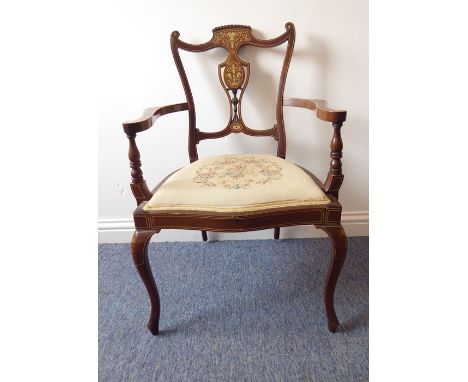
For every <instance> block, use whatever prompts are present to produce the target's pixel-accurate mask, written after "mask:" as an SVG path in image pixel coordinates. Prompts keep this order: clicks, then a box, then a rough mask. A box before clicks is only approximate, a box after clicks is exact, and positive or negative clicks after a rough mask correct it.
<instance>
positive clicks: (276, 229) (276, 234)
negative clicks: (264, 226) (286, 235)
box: [273, 227, 280, 240]
mask: <svg viewBox="0 0 468 382" xmlns="http://www.w3.org/2000/svg"><path fill="white" fill-rule="evenodd" d="M279 236H280V228H279V227H276V228H275V233H274V236H273V237H274V238H275V240H278V239H279Z"/></svg>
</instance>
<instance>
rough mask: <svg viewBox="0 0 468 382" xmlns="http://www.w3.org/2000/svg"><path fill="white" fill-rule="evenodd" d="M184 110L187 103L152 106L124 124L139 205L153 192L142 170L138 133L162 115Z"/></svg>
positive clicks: (132, 187)
mask: <svg viewBox="0 0 468 382" xmlns="http://www.w3.org/2000/svg"><path fill="white" fill-rule="evenodd" d="M183 110H188V105H187V103H178V104H175V105H167V106H158V107H152V108H148V109H146V110H145V111H144V112H143V115H142V116H141V117H140V118H138V119H136V120H133V121H128V122H124V123H123V124H122V126H123V129H124V131H125V134H126V135H127V137H128V141H129V149H128V159H130V167H131V169H132V172H131V175H132V183H131V184H130V187H131V189H132V193H133V196H134V197H135V199H136V202H137V205H139V204H140V203H141V202H144V201H146V200H150V199H151V197H152V196H153V194H152V192H151V191H150V190H149V188H148V186H147V185H146V181H145V179H144V177H143V171H142V170H141V160H140V151H139V150H138V147H137V145H136V142H135V138H136V134H137V133H139V132H141V131H145V130H147V129H149V128H150V127H151V126H152V125H153V123H154V122H155V121H156V119H158V118H159V117H160V116H162V115H164V114H169V113H174V112H177V111H183Z"/></svg>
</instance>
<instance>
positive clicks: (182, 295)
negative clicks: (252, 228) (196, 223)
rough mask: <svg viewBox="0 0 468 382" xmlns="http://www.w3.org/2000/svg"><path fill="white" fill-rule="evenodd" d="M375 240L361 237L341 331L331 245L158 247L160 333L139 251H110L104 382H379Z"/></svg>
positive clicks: (343, 296) (104, 256)
mask: <svg viewBox="0 0 468 382" xmlns="http://www.w3.org/2000/svg"><path fill="white" fill-rule="evenodd" d="M368 248H369V245H368V238H367V237H366V238H364V237H351V238H349V249H348V257H347V259H346V262H345V265H344V267H343V270H342V273H341V276H340V279H339V280H338V285H337V287H336V292H335V308H336V313H337V316H338V319H339V320H340V323H341V325H340V328H339V329H338V332H337V333H336V334H332V333H329V332H328V330H327V323H326V318H325V311H324V306H323V298H322V294H323V285H324V280H325V274H326V269H327V266H328V259H329V254H330V242H329V240H328V239H289V240H279V241H275V240H246V241H240V240H239V241H217V242H190V243H151V244H150V246H149V256H150V261H151V266H152V268H153V273H154V275H155V279H156V283H157V285H158V288H159V293H160V297H161V320H160V330H161V334H160V335H159V336H156V337H154V336H152V335H151V333H150V332H149V331H148V330H147V328H146V323H147V320H148V318H149V299H148V296H147V294H146V290H145V289H144V286H143V283H142V282H141V280H140V278H139V276H138V274H137V272H136V270H135V268H134V266H133V263H132V260H131V256H130V247H129V245H128V244H100V245H99V380H100V381H103V382H104V381H142V382H143V381H314V382H322V381H323V382H325V381H326V382H329V381H366V380H368Z"/></svg>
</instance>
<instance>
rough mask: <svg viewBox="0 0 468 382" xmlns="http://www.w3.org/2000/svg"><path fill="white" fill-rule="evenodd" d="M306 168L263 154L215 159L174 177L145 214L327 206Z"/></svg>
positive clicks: (199, 163)
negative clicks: (151, 212) (173, 211)
mask: <svg viewBox="0 0 468 382" xmlns="http://www.w3.org/2000/svg"><path fill="white" fill-rule="evenodd" d="M328 203H330V199H328V198H327V196H326V195H325V194H324V193H323V191H322V190H321V189H320V187H319V186H318V185H317V184H316V183H315V182H314V181H313V179H312V178H311V177H310V176H309V175H308V174H307V173H306V172H304V170H302V169H301V168H299V167H298V166H296V165H295V164H293V163H291V162H289V161H287V160H285V159H282V158H279V157H276V156H273V155H265V154H255V155H248V154H247V155H246V154H241V155H238V154H232V155H219V156H211V157H208V158H204V159H200V160H198V161H195V162H193V163H192V164H190V165H188V166H187V167H184V168H182V169H181V170H179V171H177V172H176V173H174V174H173V175H171V176H170V177H169V178H168V179H167V180H166V181H165V182H164V183H163V185H162V186H161V187H160V188H159V189H158V190H157V191H156V192H155V193H154V195H153V197H152V198H151V199H150V200H149V201H148V203H147V204H146V205H145V207H144V210H145V211H161V210H190V211H212V212H243V211H257V210H263V209H270V208H283V207H284V208H287V207H295V206H310V205H318V204H328Z"/></svg>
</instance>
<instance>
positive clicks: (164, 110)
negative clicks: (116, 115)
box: [122, 102, 188, 134]
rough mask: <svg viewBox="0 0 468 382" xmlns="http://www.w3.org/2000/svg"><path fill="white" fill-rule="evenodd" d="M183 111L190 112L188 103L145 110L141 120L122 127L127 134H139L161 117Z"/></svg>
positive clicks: (125, 123)
mask: <svg viewBox="0 0 468 382" xmlns="http://www.w3.org/2000/svg"><path fill="white" fill-rule="evenodd" d="M183 110H188V105H187V102H184V103H177V104H174V105H167V106H156V107H150V108H148V109H145V111H144V112H143V115H142V116H141V117H140V118H138V119H135V120H133V121H128V122H124V123H122V126H123V129H124V131H125V133H126V134H135V133H139V132H140V131H145V130H147V129H149V128H150V127H151V126H153V123H154V121H156V120H157V119H158V118H159V117H160V116H162V115H164V114H169V113H175V112H176V111H183Z"/></svg>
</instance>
